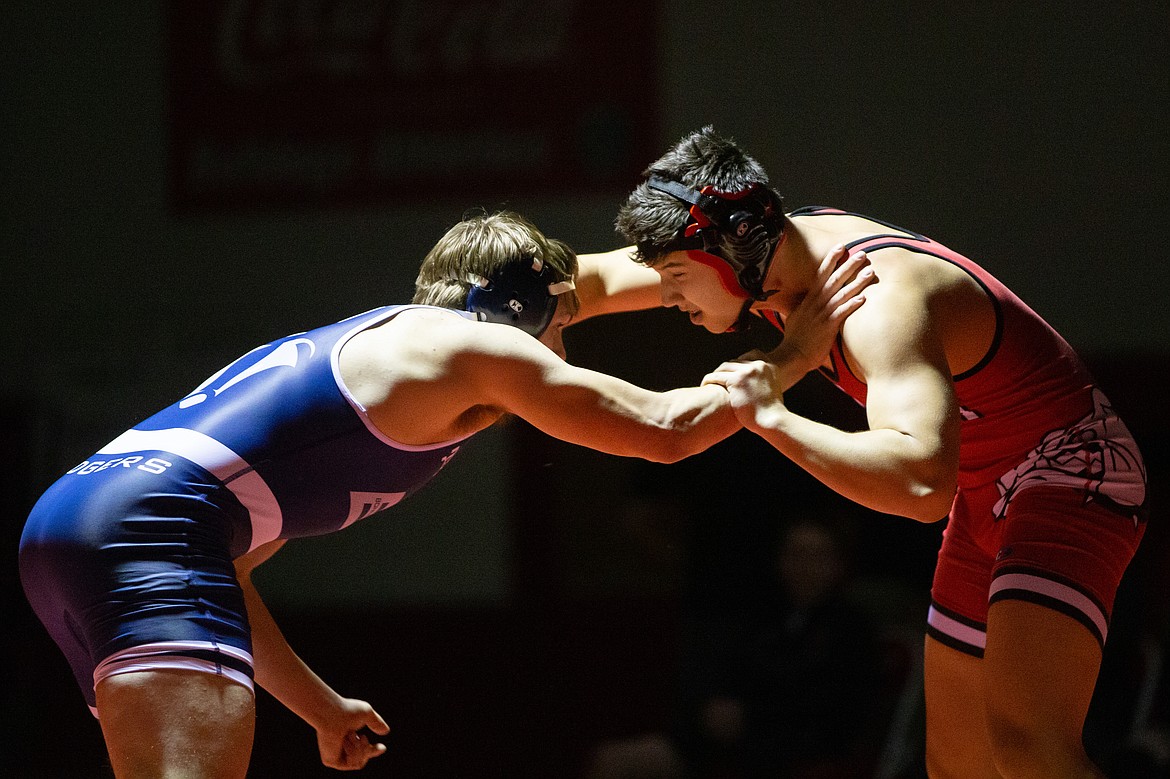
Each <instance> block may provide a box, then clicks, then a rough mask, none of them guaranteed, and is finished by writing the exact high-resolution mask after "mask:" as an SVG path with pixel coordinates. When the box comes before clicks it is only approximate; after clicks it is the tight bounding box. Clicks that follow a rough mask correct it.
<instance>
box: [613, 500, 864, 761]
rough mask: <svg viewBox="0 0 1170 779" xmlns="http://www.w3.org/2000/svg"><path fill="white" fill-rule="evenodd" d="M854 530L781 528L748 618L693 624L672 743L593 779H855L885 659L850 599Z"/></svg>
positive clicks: (812, 521) (641, 751)
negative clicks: (768, 579) (766, 579)
mask: <svg viewBox="0 0 1170 779" xmlns="http://www.w3.org/2000/svg"><path fill="white" fill-rule="evenodd" d="M845 531H846V528H845V526H844V524H843V523H841V522H839V521H838V520H837V518H836V517H829V516H823V517H822V516H815V515H809V516H802V517H800V518H798V519H794V520H792V521H790V522H789V524H788V525H787V526H786V527H785V528H784V529H783V532H782V533H781V538H780V541H779V544H778V550H777V554H776V555H775V571H774V574H775V575H774V578H773V582H772V586H771V588H770V589H769V590H768V591H766V592H761V593H759V597H758V598H756V599H754V600H753V604H752V605H751V606H750V607H749V608H744V609H740V610H735V611H732V612H729V613H727V614H724V615H716V614H702V615H700V616H698V617H696V618H694V619H692V621H691V624H690V625H688V628H687V631H686V636H685V638H684V647H683V661H682V669H681V671H682V674H681V675H682V680H681V681H682V685H681V687H682V689H681V692H680V698H679V701H678V710H677V712H676V713H677V722H676V725H675V727H674V728H673V730H672V732H670V733H669V734H651V735H648V736H643V737H639V738H636V739H632V740H629V741H621V742H611V743H608V744H605V745H603V746H602V747H601V748H600V749H598V751H597V753H596V756H595V761H594V764H593V767H592V772H591V777H593V778H594V779H619V778H621V779H626V778H628V779H633V777H638V778H639V779H644V778H649V777H660V778H662V779H666V778H667V777H693V778H694V779H738V778H740V777H744V778H746V777H763V776H767V777H788V778H790V779H831V778H836V777H849V778H850V779H856V778H857V777H859V776H864V775H866V773H867V772H868V771H871V770H872V762H873V759H874V756H875V754H876V752H877V748H878V742H879V741H880V737H881V733H880V728H878V727H877V726H876V725H875V723H876V722H877V721H878V720H879V719H880V718H879V717H877V716H875V715H876V714H878V712H877V711H876V707H877V706H879V703H878V702H879V700H880V696H879V695H878V692H879V689H880V683H881V682H880V680H881V677H882V674H881V667H880V662H881V651H880V647H879V642H878V640H877V638H876V633H875V629H874V626H873V624H872V621H871V619H870V617H869V615H868V613H867V612H866V611H865V610H864V609H862V608H861V607H860V606H858V605H856V604H855V603H854V602H853V601H852V600H851V599H850V597H849V594H848V590H849V585H850V584H851V582H852V574H851V567H850V553H849V545H848V542H847V533H846V532H845Z"/></svg>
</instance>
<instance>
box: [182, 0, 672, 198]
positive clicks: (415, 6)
mask: <svg viewBox="0 0 1170 779" xmlns="http://www.w3.org/2000/svg"><path fill="white" fill-rule="evenodd" d="M168 6H169V8H170V18H169V29H170V97H171V104H170V128H169V129H170V133H171V138H170V141H171V143H170V147H171V178H172V182H171V183H172V188H171V192H172V200H173V202H174V204H175V205H176V206H177V207H178V208H180V209H183V208H220V207H233V206H245V207H253V206H264V205H297V204H333V203H339V202H345V201H386V200H393V201H404V200H411V199H420V198H426V197H429V196H455V197H461V196H463V197H466V196H479V197H482V196H485V195H487V196H502V197H516V196H525V195H536V194H540V193H541V192H550V191H556V192H560V193H565V192H573V191H582V190H588V189H596V188H606V189H613V188H615V187H616V188H618V189H619V190H624V189H625V188H627V187H629V186H631V185H632V183H633V182H634V181H635V180H636V178H637V175H638V173H639V171H640V170H641V169H642V168H644V167H645V165H647V164H648V163H649V162H650V161H651V160H652V159H653V158H654V156H656V154H657V153H658V151H659V150H658V149H656V148H654V146H655V144H656V143H657V125H656V121H655V120H656V108H657V89H656V78H655V59H656V57H655V41H656V39H657V32H656V14H657V8H656V4H655V3H653V2H620V3H598V2H584V0H479V1H478V2H476V1H473V0H218V1H216V2H210V1H205V2H194V1H191V2H174V3H169V4H168Z"/></svg>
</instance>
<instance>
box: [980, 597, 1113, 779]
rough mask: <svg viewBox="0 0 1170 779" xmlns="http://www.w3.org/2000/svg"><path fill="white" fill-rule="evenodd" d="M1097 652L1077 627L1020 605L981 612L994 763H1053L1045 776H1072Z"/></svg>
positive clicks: (1050, 612) (1078, 762)
mask: <svg viewBox="0 0 1170 779" xmlns="http://www.w3.org/2000/svg"><path fill="white" fill-rule="evenodd" d="M1100 668H1101V646H1100V644H1099V643H1098V641H1097V637H1096V636H1095V635H1094V634H1093V633H1092V632H1090V630H1089V629H1088V628H1086V627H1085V625H1084V624H1082V622H1081V621H1079V620H1077V619H1075V618H1074V617H1072V616H1069V615H1067V614H1064V613H1061V612H1059V611H1056V610H1054V609H1051V608H1047V607H1045V606H1041V605H1038V604H1035V603H1031V602H1029V601H1025V600H1014V599H1008V600H1001V601H999V602H996V603H993V604H992V605H991V608H990V609H989V611H988V620H987V649H986V651H985V653H984V656H983V673H984V680H985V683H986V686H985V697H986V702H987V711H988V727H989V733H990V735H991V738H992V740H993V743H994V744H996V745H997V746H996V748H997V749H999V750H1000V751H1001V752H1004V753H1007V754H1006V756H1005V755H1001V758H1000V759H1001V760H1002V759H1005V757H1010V756H1011V753H1013V752H1019V751H1021V750H1023V751H1026V752H1030V753H1032V754H1031V755H1022V756H1020V757H1021V758H1026V759H1034V758H1036V757H1037V756H1039V757H1040V758H1042V759H1048V758H1049V757H1050V756H1061V757H1059V759H1062V760H1068V761H1071V762H1070V764H1069V765H1068V766H1063V765H1054V766H1052V767H1051V769H1050V770H1052V771H1055V772H1056V773H1053V774H1052V775H1053V776H1057V775H1059V776H1079V775H1081V774H1080V773H1077V771H1079V770H1080V767H1081V766H1082V765H1083V764H1084V763H1085V761H1086V760H1087V758H1085V757H1084V748H1083V745H1082V730H1083V728H1084V724H1085V716H1086V715H1087V714H1088V711H1089V703H1090V702H1091V700H1092V698H1093V689H1094V687H1095V686H1096V683H1097V674H1098V671H1099V670H1100Z"/></svg>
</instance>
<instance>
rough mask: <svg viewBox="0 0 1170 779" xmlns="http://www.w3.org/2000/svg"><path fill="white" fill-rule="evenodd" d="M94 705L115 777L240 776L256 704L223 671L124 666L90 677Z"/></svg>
mask: <svg viewBox="0 0 1170 779" xmlns="http://www.w3.org/2000/svg"><path fill="white" fill-rule="evenodd" d="M96 693H97V708H98V716H99V719H100V722H101V726H102V734H103V735H104V736H105V740H106V747H107V749H108V750H109V753H110V763H111V765H112V766H113V768H114V772H115V774H116V775H117V776H119V777H133V776H172V775H173V776H199V777H206V778H207V779H237V778H239V777H244V776H245V775H246V774H247V770H248V761H249V758H250V756H251V752H252V737H253V733H254V731H255V723H256V704H255V698H254V696H253V693H252V691H251V690H250V689H248V688H247V687H246V686H244V685H242V684H240V683H238V682H236V681H233V680H231V679H229V678H228V677H225V676H217V675H215V674H209V673H204V672H201V671H188V670H180V669H161V670H151V671H139V672H132V673H123V674H118V675H116V676H110V677H108V678H106V679H103V680H102V681H101V682H100V683H99V684H98V685H97V690H96Z"/></svg>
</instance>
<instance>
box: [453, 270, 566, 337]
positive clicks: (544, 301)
mask: <svg viewBox="0 0 1170 779" xmlns="http://www.w3.org/2000/svg"><path fill="white" fill-rule="evenodd" d="M467 280H468V281H469V282H470V283H471V290H470V291H469V292H468V293H467V306H466V310H467V311H470V312H472V313H474V314H475V316H476V319H478V320H480V321H481V322H496V323H498V324H504V325H512V326H513V327H518V328H520V329H521V330H523V331H524V332H526V333H528V334H529V335H531V336H532V337H533V338H539V337H540V336H541V334H542V333H544V331H545V330H547V329H548V326H549V324H550V323H551V322H552V320H553V315H554V314H556V310H557V296H558V295H563V294H564V293H566V292H569V291H571V290H573V289H575V286H574V284H573V282H572V280H571V279H566V280H565V281H556V282H554V281H552V271H551V269H550V268H549V267H548V266H546V265H545V264H544V262H543V261H542V260H541V259H540V258H539V257H535V256H534V257H531V258H525V259H524V260H523V261H521V262H513V263H509V264H508V265H505V266H504V267H502V268H500V269H499V270H497V271H496V272H495V273H494V274H492V277H491V278H484V277H483V276H476V275H472V276H469V277H468V279H467Z"/></svg>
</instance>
